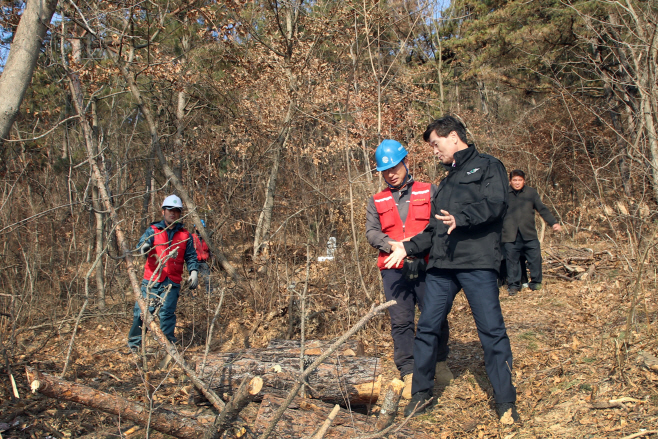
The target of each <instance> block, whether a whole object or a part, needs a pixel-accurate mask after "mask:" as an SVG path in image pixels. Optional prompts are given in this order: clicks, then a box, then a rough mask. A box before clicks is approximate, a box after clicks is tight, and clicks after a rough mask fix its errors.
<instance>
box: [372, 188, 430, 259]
mask: <svg viewBox="0 0 658 439" xmlns="http://www.w3.org/2000/svg"><path fill="white" fill-rule="evenodd" d="M431 187H432V185H431V184H430V183H418V182H416V183H414V185H413V187H412V188H411V199H410V200H409V212H408V213H407V220H406V221H405V223H404V224H402V219H401V218H400V213H399V212H398V208H397V206H396V205H395V200H394V199H393V193H392V192H391V190H390V189H388V188H387V189H384V190H383V191H381V192H380V193H378V194H375V195H374V199H375V207H376V208H377V213H378V214H379V222H380V224H381V226H382V232H384V233H386V234H387V235H388V236H389V237H391V239H393V240H395V241H402V240H403V239H405V238H408V237H412V236H416V235H417V234H419V233H420V232H422V231H423V230H425V227H427V224H429V222H430V212H431V210H432V199H431V195H430V188H431ZM388 255H390V253H386V252H384V251H381V250H380V251H379V257H378V258H377V267H379V269H380V270H385V269H386V267H385V265H384V260H385V259H386V258H387V257H388ZM425 260H426V261H427V260H429V255H428V256H426V257H425ZM402 265H403V263H402V262H401V263H400V264H399V265H398V266H397V267H393V268H402Z"/></svg>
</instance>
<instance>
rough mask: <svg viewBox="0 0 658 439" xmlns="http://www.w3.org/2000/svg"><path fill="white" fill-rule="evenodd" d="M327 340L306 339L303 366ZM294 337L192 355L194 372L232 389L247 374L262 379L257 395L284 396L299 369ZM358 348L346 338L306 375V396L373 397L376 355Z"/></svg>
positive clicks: (377, 380)
mask: <svg viewBox="0 0 658 439" xmlns="http://www.w3.org/2000/svg"><path fill="white" fill-rule="evenodd" d="M330 345H331V342H320V341H311V342H309V343H307V344H305V346H304V348H305V349H304V358H303V360H302V361H303V364H304V367H306V366H308V365H309V364H311V363H312V362H313V361H315V359H316V358H317V357H318V356H319V355H321V354H322V353H323V352H324V351H325V350H326V349H327V348H328V346H330ZM300 352H301V345H300V342H299V341H292V340H273V341H272V342H270V344H269V345H268V346H267V347H266V348H265V349H246V350H243V351H241V352H222V353H214V354H210V355H208V357H207V358H206V361H205V364H204V362H203V356H196V357H194V358H193V361H194V362H195V363H196V372H197V373H198V374H199V376H200V378H201V379H202V380H203V381H204V382H206V383H207V384H208V385H209V386H210V388H211V389H214V390H215V391H217V392H218V393H219V394H220V395H221V394H232V393H233V391H234V389H236V388H237V386H238V385H239V384H240V382H242V380H243V378H244V377H245V376H247V375H252V376H260V377H261V378H262V379H263V391H262V395H265V394H270V395H274V396H278V397H281V398H284V397H285V396H286V395H287V394H288V392H289V391H290V389H291V388H292V387H293V386H294V384H295V381H296V380H297V377H298V376H299V374H300V369H301V367H300V366H301V364H300ZM360 352H363V348H362V347H361V346H360V345H359V343H358V342H350V343H347V344H346V345H344V346H343V347H342V348H341V349H340V350H338V351H337V352H335V353H334V354H332V355H331V356H330V357H329V358H327V360H325V362H323V363H322V364H321V365H320V366H319V367H318V368H317V369H316V370H315V371H314V372H313V374H312V375H311V376H310V377H309V379H308V380H307V381H306V384H308V385H307V386H306V388H305V396H306V397H308V398H314V399H320V400H322V401H326V402H331V403H334V404H341V405H345V404H347V403H348V402H349V403H350V404H352V405H363V404H368V403H374V402H376V401H377V398H378V397H379V393H380V390H381V365H380V362H379V359H378V358H375V357H363V356H357V353H360Z"/></svg>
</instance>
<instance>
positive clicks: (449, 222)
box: [434, 209, 457, 235]
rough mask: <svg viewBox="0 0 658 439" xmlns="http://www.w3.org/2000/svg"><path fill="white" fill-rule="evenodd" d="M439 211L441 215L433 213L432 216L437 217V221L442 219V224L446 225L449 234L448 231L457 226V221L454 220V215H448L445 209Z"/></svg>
mask: <svg viewBox="0 0 658 439" xmlns="http://www.w3.org/2000/svg"><path fill="white" fill-rule="evenodd" d="M441 213H442V214H443V215H434V218H436V219H438V220H439V221H443V224H445V225H446V226H448V235H450V232H452V231H453V230H455V228H456V227H457V222H456V221H455V217H454V216H452V215H450V213H448V211H447V210H443V209H441Z"/></svg>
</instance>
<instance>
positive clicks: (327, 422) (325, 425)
mask: <svg viewBox="0 0 658 439" xmlns="http://www.w3.org/2000/svg"><path fill="white" fill-rule="evenodd" d="M339 411H340V406H339V405H338V404H336V405H335V406H334V408H333V410H332V411H331V413H329V416H327V419H325V421H324V423H323V424H322V426H321V427H320V429H319V430H318V432H317V433H315V434H314V435H313V437H311V439H322V438H323V437H324V435H325V434H327V430H329V427H330V426H331V423H332V422H334V419H335V418H336V415H337V414H338V412H339Z"/></svg>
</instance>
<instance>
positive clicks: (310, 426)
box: [254, 395, 431, 439]
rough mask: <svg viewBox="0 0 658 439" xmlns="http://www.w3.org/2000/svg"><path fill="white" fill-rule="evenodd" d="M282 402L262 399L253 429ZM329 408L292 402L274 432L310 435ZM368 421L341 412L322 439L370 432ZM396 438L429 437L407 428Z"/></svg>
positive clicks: (287, 437)
mask: <svg viewBox="0 0 658 439" xmlns="http://www.w3.org/2000/svg"><path fill="white" fill-rule="evenodd" d="M282 402H283V400H282V399H280V398H277V397H275V396H272V395H266V396H265V397H264V398H263V402H262V403H261V405H260V409H259V410H258V415H257V417H256V422H255V424H254V428H255V429H256V430H257V431H260V430H263V429H264V428H265V426H266V425H268V424H269V423H270V421H271V419H272V418H273V414H274V413H275V412H276V411H277V409H278V408H279V407H280V405H281V403H282ZM332 409H333V406H332V405H330V404H326V403H323V402H321V401H316V400H308V399H302V398H296V399H295V400H294V401H293V402H292V404H290V406H289V407H288V409H287V410H286V411H285V412H284V415H283V417H282V418H281V420H280V421H279V423H278V424H277V426H276V428H275V430H274V431H275V432H276V437H277V438H279V439H293V438H294V439H298V438H301V437H309V436H311V435H313V434H314V433H315V432H316V430H317V429H318V427H319V426H321V425H322V424H323V422H324V420H325V419H327V418H328V417H329V414H330V413H331V411H332ZM372 424H373V422H372V418H370V417H368V416H366V415H362V414H360V413H355V412H348V411H341V412H340V413H338V414H337V415H336V417H335V418H334V420H333V422H332V425H331V427H329V429H328V431H327V434H326V435H325V436H324V437H325V438H328V439H343V438H344V439H348V438H349V439H354V438H357V437H358V436H359V435H360V434H364V433H369V432H372V431H373V426H372ZM390 437H396V438H400V439H402V438H414V439H430V437H431V436H429V435H426V434H424V433H420V432H418V431H413V430H411V429H408V428H403V429H401V430H400V431H398V432H397V433H396V434H395V435H393V434H391V436H390Z"/></svg>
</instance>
